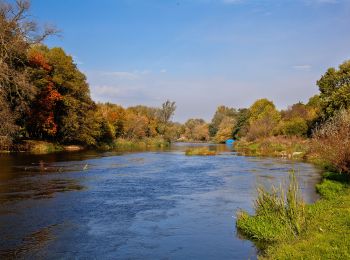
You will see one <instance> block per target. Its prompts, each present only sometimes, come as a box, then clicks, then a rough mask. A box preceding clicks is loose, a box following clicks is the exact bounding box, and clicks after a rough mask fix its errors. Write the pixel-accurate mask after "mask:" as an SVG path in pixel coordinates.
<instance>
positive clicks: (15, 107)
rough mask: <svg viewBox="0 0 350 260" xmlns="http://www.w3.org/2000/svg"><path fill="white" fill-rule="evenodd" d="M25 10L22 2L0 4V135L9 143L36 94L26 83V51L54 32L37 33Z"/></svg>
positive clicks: (46, 29)
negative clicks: (0, 115)
mask: <svg viewBox="0 0 350 260" xmlns="http://www.w3.org/2000/svg"><path fill="white" fill-rule="evenodd" d="M29 8H30V4H29V1H25V0H18V1H16V2H15V3H14V4H7V3H6V2H3V1H1V2H0V113H1V114H2V115H6V116H3V117H1V118H0V133H1V135H2V137H1V138H2V139H7V140H9V141H12V139H13V138H16V137H19V135H20V132H19V131H20V130H21V129H22V128H23V126H24V119H25V116H24V115H25V114H27V112H28V109H29V106H30V103H31V101H32V99H33V98H34V96H35V94H36V88H35V86H33V85H32V84H31V83H30V81H29V80H28V73H27V64H28V59H27V51H28V49H29V48H30V47H31V46H33V45H35V44H38V43H40V42H42V41H43V40H44V39H45V38H46V37H47V36H49V35H51V34H54V33H55V32H56V30H55V29H53V28H49V27H47V28H45V29H44V30H41V31H40V30H39V29H38V26H37V25H36V23H35V22H34V21H32V20H30V19H28V15H27V13H28V10H29Z"/></svg>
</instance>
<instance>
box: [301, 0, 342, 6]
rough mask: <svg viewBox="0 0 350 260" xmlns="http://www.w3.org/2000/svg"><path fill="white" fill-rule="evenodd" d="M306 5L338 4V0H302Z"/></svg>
mask: <svg viewBox="0 0 350 260" xmlns="http://www.w3.org/2000/svg"><path fill="white" fill-rule="evenodd" d="M304 1H305V3H306V4H309V5H312V4H338V3H339V2H340V0H304Z"/></svg>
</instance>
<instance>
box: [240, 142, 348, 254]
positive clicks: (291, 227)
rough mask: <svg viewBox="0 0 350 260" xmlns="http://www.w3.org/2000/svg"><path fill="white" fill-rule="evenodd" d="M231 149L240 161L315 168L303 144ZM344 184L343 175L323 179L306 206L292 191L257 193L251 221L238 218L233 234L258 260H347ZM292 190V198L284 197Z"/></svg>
mask: <svg viewBox="0 0 350 260" xmlns="http://www.w3.org/2000/svg"><path fill="white" fill-rule="evenodd" d="M278 140H279V141H281V140H282V141H281V142H280V143H278V142H277V141H278ZM235 148H236V150H237V151H238V152H239V153H241V154H244V155H250V156H278V157H288V158H291V159H304V160H307V161H309V162H314V163H315V162H317V164H320V163H319V161H320V159H319V158H317V156H316V157H315V156H314V155H312V153H311V151H310V144H309V141H307V140H302V139H299V138H297V139H294V140H283V139H281V138H267V139H262V140H258V141H255V142H245V141H239V142H237V143H236V144H235ZM296 153H297V155H298V157H295V154H296ZM285 154H287V156H285ZM349 181H350V177H349V175H347V174H339V173H329V172H327V173H325V174H324V176H323V180H322V182H321V183H320V184H318V185H316V190H317V192H318V193H319V194H320V196H321V199H320V200H318V201H317V202H316V203H314V204H310V205H306V204H304V203H303V202H302V201H301V200H300V198H298V196H299V195H298V194H297V193H296V190H295V187H294V188H293V187H291V186H290V187H287V188H285V189H284V190H278V189H275V190H272V191H271V192H266V191H260V192H259V196H258V199H257V201H256V203H255V206H256V208H255V215H249V214H247V213H246V212H239V213H238V215H237V223H236V224H237V228H238V230H239V231H240V232H241V233H242V234H243V236H246V237H247V238H248V239H250V240H252V241H254V242H255V243H256V245H257V247H258V248H260V249H261V252H262V254H261V255H260V257H261V258H262V259H265V258H266V259H349V258H350V240H349V237H350V224H349V223H350V214H349V213H350V185H349V183H350V182H349ZM293 189H294V193H292V194H291V193H289V192H290V191H293ZM281 193H282V194H284V195H282V196H281ZM284 196H286V198H284V199H286V201H284V199H282V197H284ZM281 201H282V203H281ZM291 201H292V202H291Z"/></svg>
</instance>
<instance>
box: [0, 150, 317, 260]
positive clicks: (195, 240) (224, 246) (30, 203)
mask: <svg viewBox="0 0 350 260" xmlns="http://www.w3.org/2000/svg"><path fill="white" fill-rule="evenodd" d="M193 145H194V144H193ZM188 146H192V144H175V145H173V146H172V147H171V148H170V149H168V150H166V151H148V152H129V153H126V152H124V153H122V152H119V153H117V152H115V153H110V152H108V153H96V152H83V153H82V152H76V153H58V154H50V155H26V154H16V155H13V154H6V155H5V154H2V155H0V258H29V259H37V258H45V259H47V258H50V259H62V258H65V259H67V258H68V259H72V258H73V259H101V258H103V259H255V258H256V254H257V251H256V248H255V247H254V245H253V244H252V243H251V242H250V241H247V240H243V239H241V238H240V237H239V235H238V234H237V232H236V229H235V217H234V216H235V212H236V211H237V210H238V209H240V208H243V209H247V210H249V211H250V212H253V209H252V206H253V199H254V198H255V196H256V191H255V190H256V184H257V183H260V184H263V185H271V184H273V183H278V182H279V181H281V180H282V179H284V178H286V176H288V171H290V170H291V169H294V170H296V171H297V173H298V178H299V180H300V181H301V184H302V189H303V193H304V197H305V199H306V200H307V201H309V202H311V201H314V200H315V199H316V198H317V197H316V194H315V192H314V185H315V183H316V182H318V180H319V172H318V170H317V169H316V168H315V167H314V166H312V165H310V164H306V163H300V162H291V161H288V160H283V159H270V158H251V157H242V156H237V155H236V154H235V152H233V151H231V150H230V149H229V148H227V147H225V146H215V145H213V146H210V149H217V150H220V155H218V156H209V157H201V156H192V157H188V156H185V155H184V151H185V150H186V149H187V148H188Z"/></svg>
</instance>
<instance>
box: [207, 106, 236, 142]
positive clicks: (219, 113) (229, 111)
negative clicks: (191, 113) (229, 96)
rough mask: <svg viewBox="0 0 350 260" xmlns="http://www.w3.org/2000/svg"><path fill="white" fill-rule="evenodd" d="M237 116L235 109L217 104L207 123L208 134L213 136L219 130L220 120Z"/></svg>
mask: <svg viewBox="0 0 350 260" xmlns="http://www.w3.org/2000/svg"><path fill="white" fill-rule="evenodd" d="M236 116H237V110H236V109H234V108H230V107H226V106H219V107H218V108H217V109H216V112H215V114H214V116H213V119H212V120H211V123H210V124H209V134H210V136H211V137H214V136H215V135H216V133H217V132H218V131H219V126H220V124H221V121H222V120H223V119H224V118H226V117H230V118H235V117H236Z"/></svg>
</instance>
